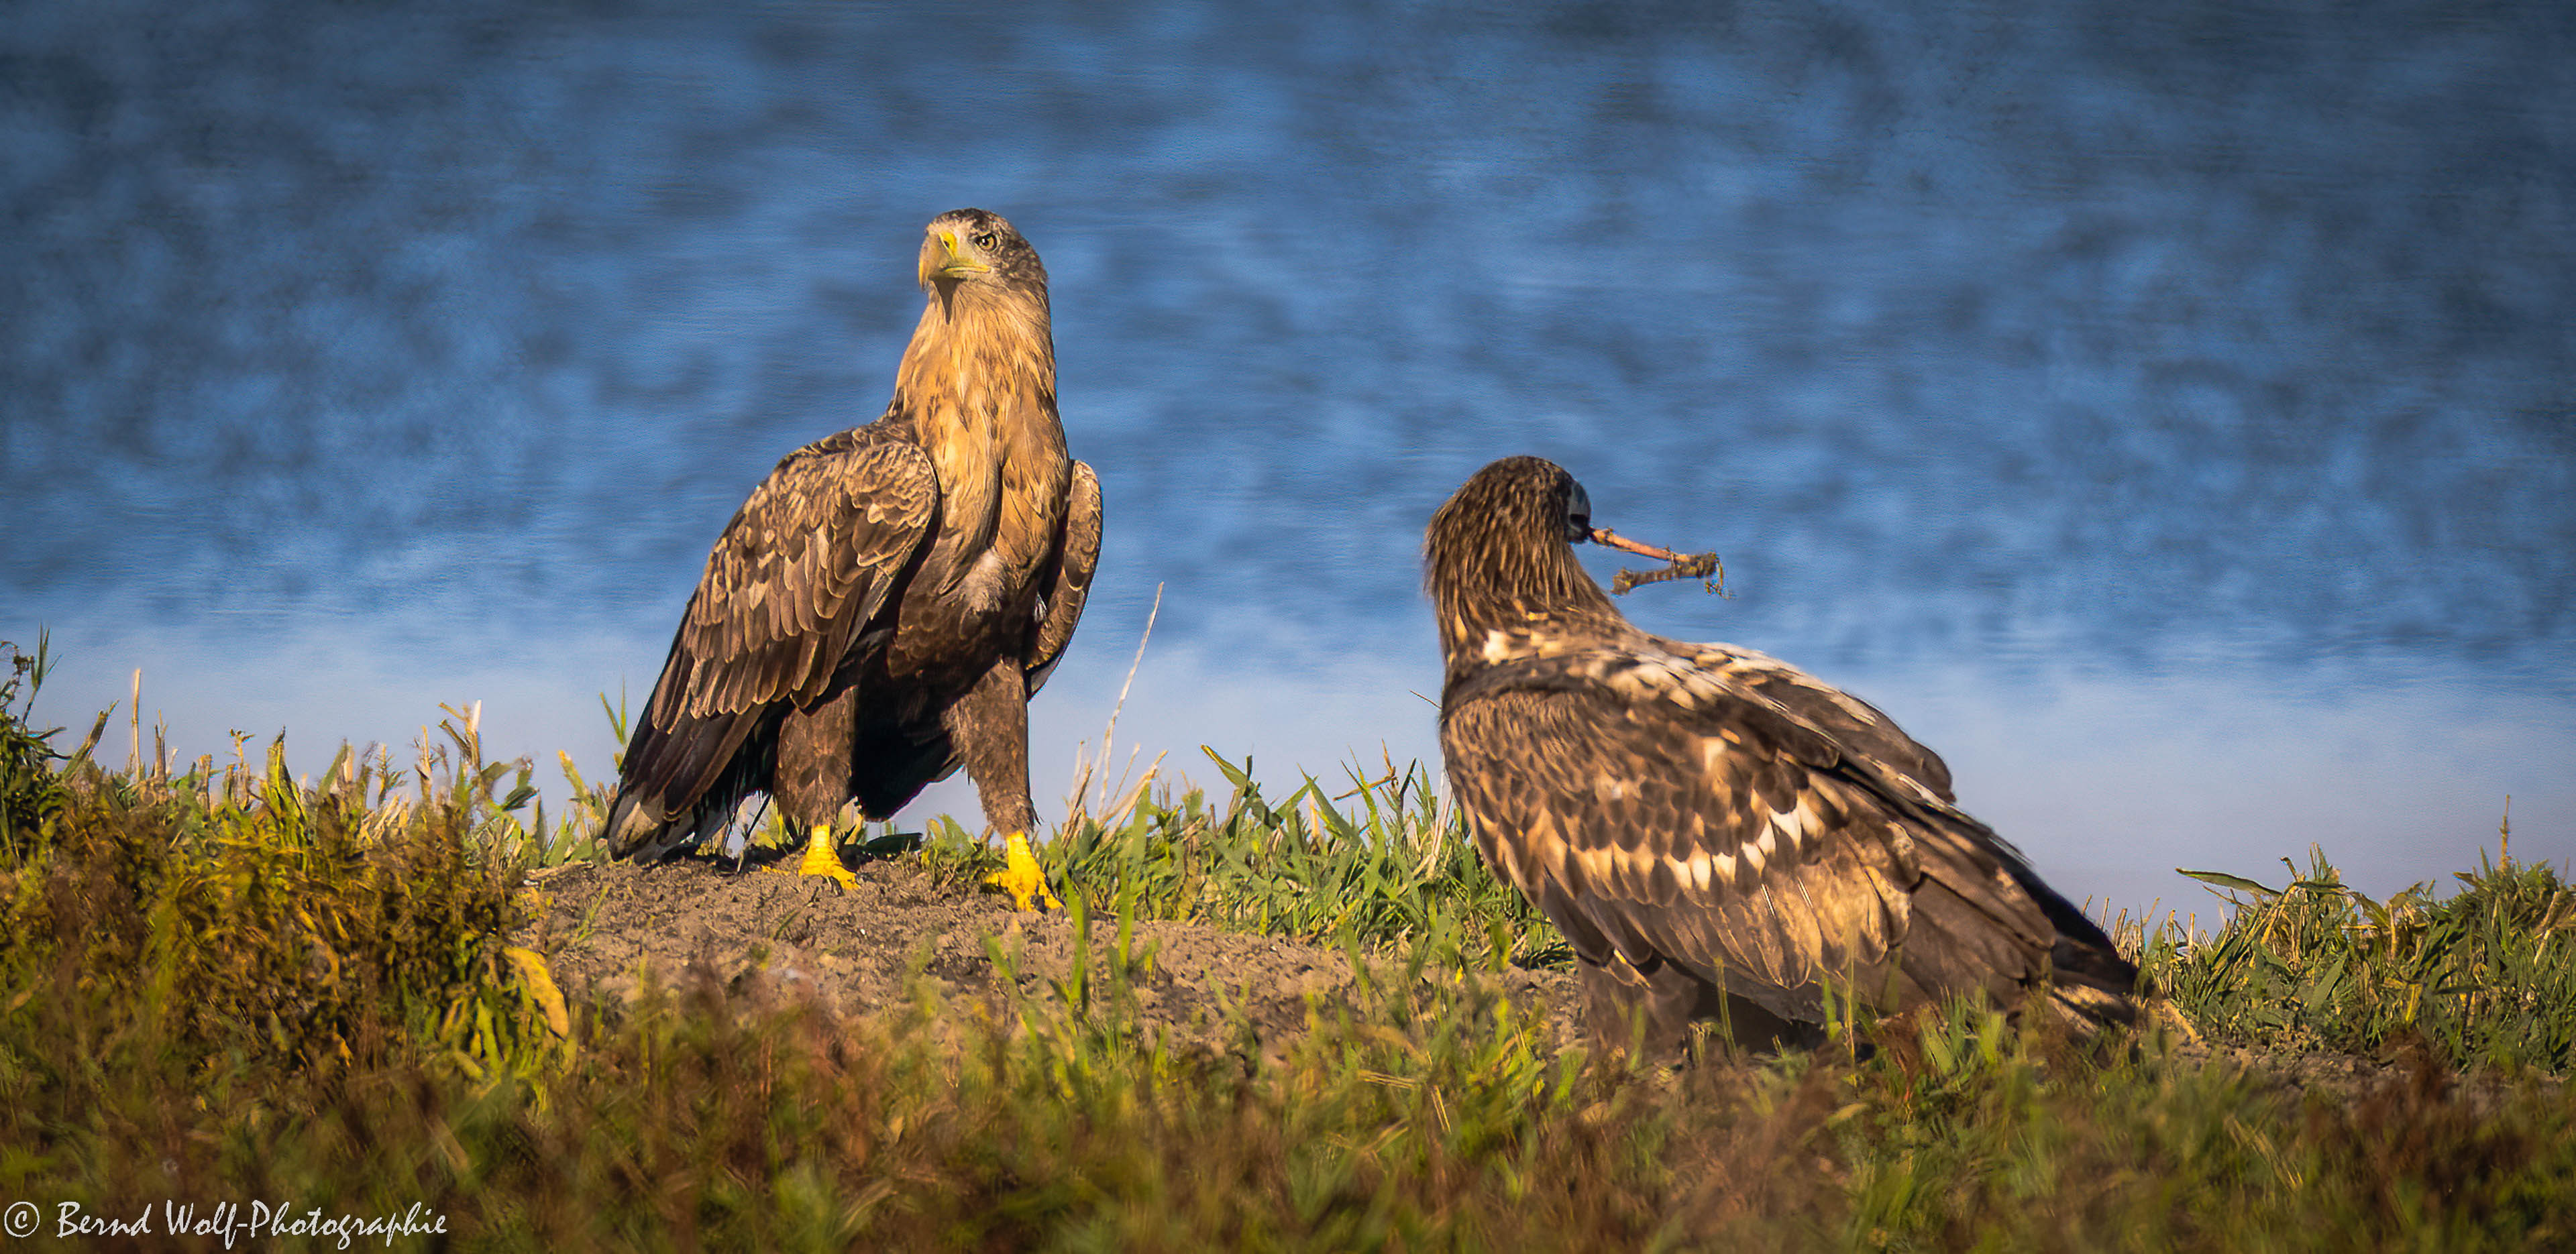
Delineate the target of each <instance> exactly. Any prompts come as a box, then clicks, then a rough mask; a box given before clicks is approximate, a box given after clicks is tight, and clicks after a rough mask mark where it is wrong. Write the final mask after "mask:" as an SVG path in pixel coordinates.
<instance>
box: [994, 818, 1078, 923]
mask: <svg viewBox="0 0 2576 1254" xmlns="http://www.w3.org/2000/svg"><path fill="white" fill-rule="evenodd" d="M1002 863H1003V865H1002V869H1001V870H999V871H995V872H993V873H992V874H991V875H987V876H985V877H984V882H985V883H987V884H991V885H993V886H995V887H997V888H1000V889H1001V890H1002V891H1003V892H1006V893H1009V894H1010V895H1011V904H1012V906H1014V907H1015V908H1017V909H1021V910H1034V909H1039V908H1041V906H1039V905H1032V904H1031V902H1033V901H1034V902H1037V903H1042V906H1043V908H1044V909H1048V910H1062V909H1064V903H1063V902H1062V901H1059V900H1057V899H1056V895H1055V892H1054V890H1052V889H1050V888H1048V887H1047V882H1046V872H1044V871H1041V870H1039V869H1038V858H1037V855H1036V854H1034V853H1031V852H1029V838H1028V834H1027V833H1025V832H1013V833H1011V838H1010V840H1009V841H1007V842H1006V843H1005V844H1004V845H1003V848H1002Z"/></svg>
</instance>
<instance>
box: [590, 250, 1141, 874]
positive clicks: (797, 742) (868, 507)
mask: <svg viewBox="0 0 2576 1254" xmlns="http://www.w3.org/2000/svg"><path fill="white" fill-rule="evenodd" d="M920 279H921V286H922V288H923V289H924V290H925V291H926V292H927V293H928V296H929V299H928V301H927V302H926V304H925V307H924V308H923V310H922V315H921V322H920V325H919V326H918V328H916V329H915V330H914V332H913V336H912V343H911V345H910V346H909V347H907V348H905V349H904V353H903V360H902V364H901V365H900V366H899V367H898V369H897V370H896V374H895V389H894V400H893V401H892V403H890V404H888V405H887V406H886V411H885V415H884V416H883V417H881V418H879V419H877V420H876V421H875V422H872V423H869V424H867V425H866V426H863V427H858V428H856V429H853V430H849V431H844V432H841V433H840V434H838V435H833V436H829V437H826V438H824V439H822V440H819V441H816V442H815V443H813V444H809V445H806V446H805V447H803V448H800V449H798V450H796V451H795V452H793V453H790V454H788V455H787V456H786V458H785V459H784V460H782V461H780V462H779V463H778V468H777V469H775V470H773V471H771V472H770V473H769V477H768V478H767V479H765V480H763V481H762V482H761V484H760V486H758V487H757V488H754V489H753V490H752V493H751V499H750V500H748V501H746V502H744V504H743V507H742V509H741V510H739V511H738V512H736V513H735V514H734V516H733V520H732V521H731V522H729V523H727V524H725V529H724V533H723V534H722V535H721V536H719V537H717V539H716V543H715V550H714V552H712V553H711V554H709V555H708V557H707V567H706V573H705V575H704V576H703V577H702V578H701V579H700V580H699V581H698V588H697V591H696V592H695V593H693V594H692V595H691V596H690V597H689V605H688V609H687V611H686V612H685V613H684V614H682V615H681V618H680V627H679V631H678V633H677V634H676V635H675V636H674V637H673V639H672V641H671V653H670V657H669V659H668V660H667V661H665V662H664V663H663V666H662V676H661V679H660V680H659V682H657V683H655V685H654V686H653V694H652V696H651V698H650V699H649V700H648V701H647V702H646V703H645V706H644V710H643V714H642V715H641V717H639V718H638V719H637V720H636V724H635V729H634V735H633V737H632V739H630V740H629V741H628V742H627V746H626V756H625V759H624V763H623V773H622V778H621V780H620V783H619V786H618V792H617V800H616V803H615V805H614V807H613V808H612V810H611V813H610V816H609V820H608V832H609V835H610V847H611V848H612V849H613V850H614V851H615V852H616V853H617V854H619V855H621V856H626V857H634V858H639V859H651V858H658V857H661V856H663V855H665V854H668V853H671V852H674V851H676V850H679V849H681V848H684V847H686V846H688V845H690V844H693V843H695V842H697V841H699V840H701V839H704V838H705V837H707V836H708V835H710V834H712V833H714V832H716V831H718V830H720V829H721V828H722V827H723V826H724V824H725V822H726V820H727V819H728V818H729V817H730V816H731V815H732V813H733V810H734V807H735V805H736V804H737V803H738V802H740V801H741V800H742V798H743V797H744V796H745V795H747V794H748V793H750V792H753V791H762V790H765V791H767V792H768V793H770V794H771V796H772V798H773V799H774V800H775V802H776V804H777V805H778V807H779V809H780V810H781V811H782V812H783V813H784V814H785V816H786V817H787V819H788V820H789V821H790V822H791V823H793V824H796V825H798V826H799V827H803V828H824V827H827V826H828V825H829V824H830V823H831V822H832V821H833V818H834V816H835V815H836V814H837V813H838V812H839V811H840V809H841V807H842V805H843V803H845V802H847V801H850V800H852V799H855V800H857V802H858V803H859V806H860V808H861V809H862V810H863V811H864V812H865V813H866V814H867V815H869V816H871V817H878V818H882V817H885V816H887V815H890V814H892V813H893V812H894V811H895V810H896V809H897V808H899V807H901V806H902V805H903V804H904V803H905V802H907V801H909V800H911V799H912V798H913V796H914V795H916V794H918V793H919V792H920V791H921V789H922V788H923V787H925V786H927V785H929V784H930V783H932V782H933V781H936V780H939V779H943V778H945V777H947V776H948V775H949V774H950V773H951V772H953V771H955V770H956V769H957V767H958V766H959V765H961V764H962V765H964V766H965V768H966V769H967V772H968V773H969V775H970V776H971V777H972V778H973V779H974V781H975V786H976V790H977V791H978V793H980V794H981V796H982V798H983V803H984V813H985V818H986V819H987V820H988V821H989V822H990V823H991V824H992V825H993V827H994V829H995V830H996V831H1000V832H1005V833H1020V832H1026V831H1028V830H1030V829H1031V828H1033V827H1034V826H1035V824H1036V820H1037V815H1036V808H1035V806H1034V805H1033V804H1032V803H1031V801H1030V798H1029V784H1028V746H1027V742H1028V732H1027V708H1026V707H1027V701H1028V698H1029V697H1030V696H1031V695H1032V694H1034V693H1035V692H1036V691H1037V689H1038V687H1039V685H1041V684H1043V683H1045V682H1046V677H1047V674H1048V672H1049V671H1050V670H1051V669H1052V668H1053V667H1054V665H1055V663H1056V661H1057V659H1058V658H1059V657H1061V656H1062V653H1063V650H1064V647H1065V644H1066V643H1067V641H1069V640H1070V639H1071V638H1072V635H1073V630H1074V626H1075V624H1076V623H1077V622H1078V621H1079V620H1080V618H1081V616H1082V603H1083V598H1084V595H1085V593H1086V592H1087V591H1088V590H1089V588H1090V585H1091V575H1092V569H1093V565H1094V563H1095V561H1096V560H1097V558H1098V556H1099V551H1100V484H1099V480H1098V479H1097V478H1096V477H1095V476H1094V475H1093V474H1092V472H1091V468H1090V467H1088V466H1085V465H1083V464H1082V463H1080V462H1077V461H1073V460H1070V459H1069V458H1068V457H1067V456H1066V454H1065V443H1064V427H1063V425H1062V424H1061V423H1060V422H1059V421H1058V419H1057V417H1056V407H1055V344H1054V340H1053V338H1052V335H1051V332H1050V330H1049V325H1048V312H1047V280H1046V269H1045V267H1044V266H1042V265H1040V264H1039V262H1038V255H1037V253H1036V251H1035V250H1034V249H1031V248H1030V247H1029V244H1028V241H1026V240H1024V239H1022V238H1020V235H1019V232H1017V231H1015V230H1013V229H1012V228H1011V224H1010V223H1009V222H1006V221H1004V220H1003V219H1002V218H1001V216H1000V215H998V214H993V213H987V212H985V211H983V210H981V209H960V210H957V211H955V212H953V213H948V214H943V215H941V216H940V217H939V218H937V219H935V220H934V221H932V222H931V223H930V225H929V227H928V229H927V231H926V232H925V234H924V238H923V241H922V246H921V266H920ZM835 869H837V864H835Z"/></svg>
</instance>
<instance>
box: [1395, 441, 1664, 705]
mask: <svg viewBox="0 0 2576 1254" xmlns="http://www.w3.org/2000/svg"><path fill="white" fill-rule="evenodd" d="M1594 538H1595V532H1594V531H1593V528H1592V498H1591V496H1590V495H1589V494H1587V493H1586V492H1584V490H1583V485H1582V484H1580V483H1577V482H1575V480H1574V476H1573V475H1570V474H1568V473H1566V470H1565V468H1564V467H1562V466H1559V465H1557V464H1556V463H1554V462H1551V461H1548V460H1547V459H1545V458H1541V457H1506V458H1504V459H1502V460H1501V461H1498V462H1495V463H1493V464H1492V465H1490V466H1487V467H1485V468H1484V469H1483V470H1479V471H1477V472H1476V473H1475V474H1474V475H1472V476H1470V477H1469V478H1468V480H1467V482H1465V483H1464V484H1461V485H1459V488H1458V490H1457V491H1456V492H1453V493H1451V494H1450V496H1449V499H1448V501H1446V502H1445V503H1443V504H1442V505H1441V506H1440V508H1439V510H1438V511H1436V512H1435V513H1433V514H1432V515H1431V527H1430V529H1429V531H1428V532H1426V533H1425V535H1424V537H1423V545H1422V564H1423V577H1424V582H1425V583H1427V584H1428V585H1429V586H1430V589H1431V600H1432V602H1433V605H1434V608H1435V609H1436V610H1437V612H1438V617H1439V620H1440V643H1441V648H1442V651H1443V652H1445V653H1447V654H1449V655H1450V656H1451V657H1452V658H1457V657H1460V656H1461V653H1460V650H1461V649H1462V648H1465V649H1470V650H1472V649H1475V648H1477V647H1478V642H1480V641H1482V640H1483V639H1484V638H1485V636H1486V633H1488V632H1491V631H1503V632H1507V633H1514V634H1519V633H1526V632H1529V631H1531V630H1533V629H1534V628H1535V627H1537V626H1538V625H1541V624H1544V623H1549V622H1554V623H1558V624H1566V623H1567V621H1568V620H1607V621H1609V622H1615V623H1619V624H1621V625H1624V624H1625V622H1626V620H1625V619H1623V618H1621V617H1620V615H1619V611H1618V610H1616V609H1614V608H1612V606H1611V604H1610V598H1609V596H1608V595H1607V594H1605V593H1603V592H1602V591H1601V585H1599V584H1597V583H1594V582H1593V581H1592V576H1590V575H1589V574H1586V573H1584V570H1583V564H1582V563H1581V562H1578V561H1576V560H1575V557H1574V545H1576V544H1577V543H1580V542H1582V541H1585V540H1591V539H1594Z"/></svg>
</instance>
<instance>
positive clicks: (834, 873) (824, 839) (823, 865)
mask: <svg viewBox="0 0 2576 1254" xmlns="http://www.w3.org/2000/svg"><path fill="white" fill-rule="evenodd" d="M796 873H797V874H798V875H819V876H822V877H823V878H825V879H827V880H831V881H832V882H834V883H836V884H839V885H840V886H841V887H843V888H857V887H858V886H859V877H858V876H855V875H852V874H850V868H848V867H845V866H843V865H841V855H839V854H837V853H835V852H833V851H832V825H831V824H829V823H817V824H815V825H814V830H813V832H812V833H810V834H808V835H807V836H806V838H805V860H804V861H803V862H800V863H797V864H796Z"/></svg>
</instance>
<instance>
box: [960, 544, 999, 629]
mask: <svg viewBox="0 0 2576 1254" xmlns="http://www.w3.org/2000/svg"><path fill="white" fill-rule="evenodd" d="M959 590H960V591H961V592H963V593H964V594H965V598H966V605H967V607H968V608H969V609H970V610H972V611H973V612H975V613H978V614H990V613H992V612H993V611H994V610H995V609H997V608H999V607H1000V605H1001V604H1002V553H1001V550H999V549H986V550H984V555H983V556H982V557H979V558H976V559H975V564H974V565H973V566H970V567H968V568H967V570H966V578H965V579H964V580H963V581H961V583H960V584H959Z"/></svg>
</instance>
